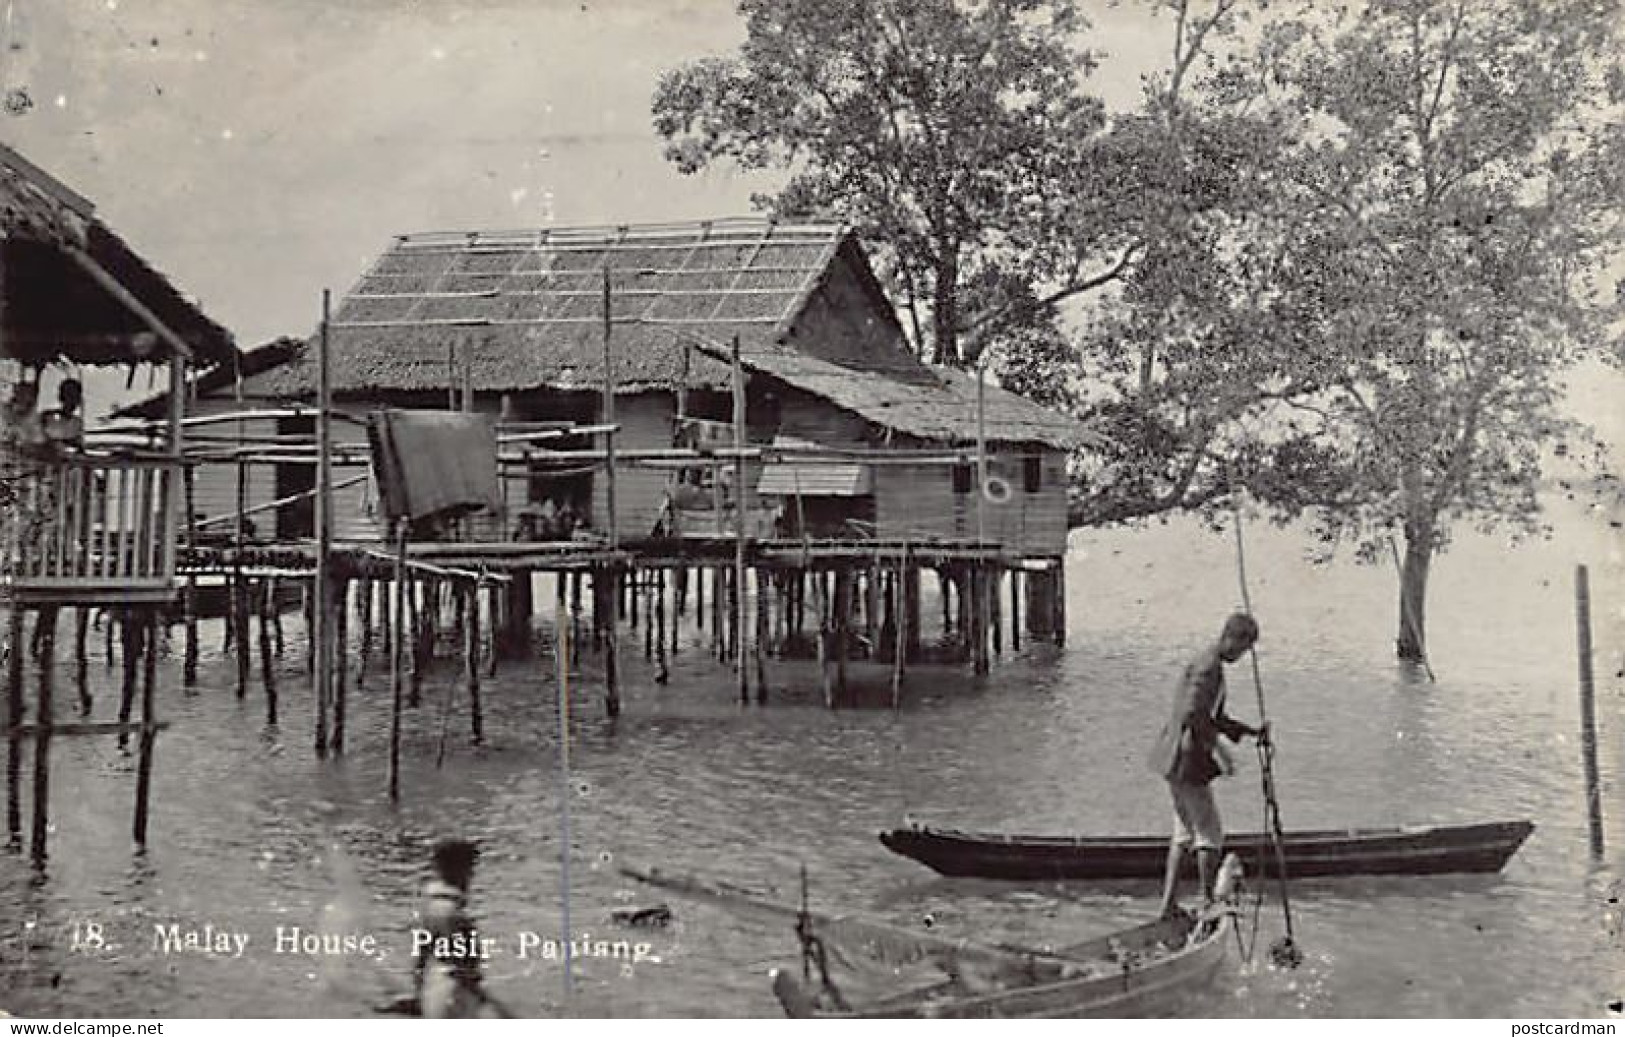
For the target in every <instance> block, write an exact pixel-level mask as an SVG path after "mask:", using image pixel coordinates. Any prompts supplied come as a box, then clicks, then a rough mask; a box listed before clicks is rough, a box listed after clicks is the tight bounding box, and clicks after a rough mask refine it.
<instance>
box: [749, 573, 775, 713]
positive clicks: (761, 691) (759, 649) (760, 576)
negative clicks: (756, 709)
mask: <svg viewBox="0 0 1625 1037" xmlns="http://www.w3.org/2000/svg"><path fill="white" fill-rule="evenodd" d="M768 579H769V577H768V572H767V570H766V569H757V570H756V644H755V647H754V649H753V651H752V655H753V656H754V657H755V659H756V704H757V705H759V706H765V705H767V641H768V625H769V622H770V620H769V617H768V614H767V613H768V603H769V601H770V600H771V598H770V596H769V592H768V584H767V582H766V581H768Z"/></svg>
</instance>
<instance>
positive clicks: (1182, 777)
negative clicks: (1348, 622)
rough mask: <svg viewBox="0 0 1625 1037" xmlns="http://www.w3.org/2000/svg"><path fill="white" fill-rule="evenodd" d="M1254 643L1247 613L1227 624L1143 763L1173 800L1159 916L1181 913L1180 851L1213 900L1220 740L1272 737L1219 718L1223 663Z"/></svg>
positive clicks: (1177, 695) (1220, 836)
mask: <svg viewBox="0 0 1625 1037" xmlns="http://www.w3.org/2000/svg"><path fill="white" fill-rule="evenodd" d="M1257 640H1258V623H1257V622H1255V621H1254V620H1253V617H1251V616H1249V615H1246V614H1244V613H1240V612H1237V613H1234V614H1232V615H1231V616H1230V618H1229V619H1227V620H1225V623H1224V630H1223V632H1222V633H1221V634H1220V635H1219V640H1218V642H1217V643H1216V644H1214V645H1212V646H1211V647H1209V648H1206V649H1204V650H1203V651H1202V652H1201V653H1200V654H1198V655H1197V656H1196V658H1195V659H1192V660H1191V662H1190V664H1189V665H1187V666H1186V667H1185V673H1184V675H1183V676H1182V677H1181V678H1180V681H1179V687H1178V689H1177V690H1176V691H1175V692H1174V709H1173V715H1172V716H1170V717H1169V719H1168V723H1167V724H1166V725H1165V726H1164V727H1163V729H1162V733H1161V734H1159V735H1158V736H1157V742H1156V744H1155V745H1154V746H1153V747H1152V749H1151V755H1150V757H1149V758H1148V760H1147V762H1148V763H1149V764H1150V765H1151V769H1152V770H1154V771H1156V772H1157V773H1158V774H1160V775H1162V777H1163V778H1165V779H1166V780H1167V782H1168V791H1169V792H1170V793H1171V794H1172V795H1173V800H1174V835H1173V839H1172V840H1171V841H1170V842H1169V844H1168V870H1167V872H1166V874H1165V875H1164V878H1163V887H1162V908H1161V913H1162V914H1163V915H1164V916H1167V915H1171V914H1173V913H1174V912H1175V911H1177V910H1178V900H1177V897H1176V896H1175V894H1176V893H1177V892H1178V888H1179V873H1180V870H1181V869H1182V868H1183V867H1184V863H1185V848H1186V847H1187V846H1194V848H1195V850H1196V867H1197V873H1198V874H1199V875H1200V876H1201V882H1202V896H1203V898H1204V900H1205V902H1207V903H1211V902H1212V900H1213V883H1214V880H1215V878H1216V877H1217V875H1218V872H1219V851H1220V850H1221V849H1222V847H1223V844H1224V829H1223V826H1222V825H1221V824H1220V821H1219V808H1218V806H1217V805H1216V804H1215V803H1214V802H1213V789H1212V787H1211V783H1212V781H1213V779H1214V778H1216V777H1218V776H1219V775H1221V774H1228V773H1230V765H1229V758H1228V756H1227V755H1226V754H1225V752H1224V749H1223V747H1222V746H1220V744H1219V735H1221V734H1223V735H1224V736H1225V737H1226V738H1229V739H1230V740H1231V741H1232V742H1239V741H1240V740H1241V738H1242V736H1243V735H1251V736H1252V737H1254V738H1257V739H1261V740H1262V739H1267V738H1268V737H1269V725H1268V724H1265V725H1264V726H1262V727H1256V728H1255V727H1248V726H1247V725H1246V724H1244V723H1242V722H1241V721H1239V720H1236V719H1234V718H1232V717H1229V716H1227V715H1225V712H1224V664H1225V663H1233V662H1235V661H1236V660H1237V659H1239V658H1241V656H1242V654H1243V653H1244V652H1246V651H1247V649H1249V648H1251V647H1252V646H1253V644H1254V642H1256V641H1257Z"/></svg>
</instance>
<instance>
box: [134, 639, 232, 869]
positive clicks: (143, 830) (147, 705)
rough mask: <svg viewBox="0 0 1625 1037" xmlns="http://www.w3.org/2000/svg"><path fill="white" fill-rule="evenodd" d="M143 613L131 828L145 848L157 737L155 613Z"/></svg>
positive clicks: (137, 840)
mask: <svg viewBox="0 0 1625 1037" xmlns="http://www.w3.org/2000/svg"><path fill="white" fill-rule="evenodd" d="M145 612H146V615H145V616H143V617H142V619H143V624H142V625H143V626H144V627H146V632H147V637H146V641H147V644H146V656H145V663H144V665H143V666H142V676H141V740H140V751H139V755H138V757H137V762H136V778H135V822H134V825H133V834H134V836H135V844H136V845H137V846H146V845H147V807H148V804H149V802H150V800H151V798H152V750H153V743H154V741H155V740H156V739H157V737H158V726H157V725H158V718H157V716H155V715H154V705H153V692H154V689H155V687H156V685H157V683H158V610H157V609H155V608H153V609H147V610H145ZM245 640H246V639H245Z"/></svg>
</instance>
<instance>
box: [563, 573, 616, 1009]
mask: <svg viewBox="0 0 1625 1037" xmlns="http://www.w3.org/2000/svg"><path fill="white" fill-rule="evenodd" d="M613 624H614V621H613V619H612V620H611V625H612V626H613ZM553 638H554V644H555V645H556V646H557V648H556V649H555V651H554V653H553V654H554V656H555V657H556V661H557V664H558V689H559V691H558V695H559V702H558V715H559V914H560V921H561V923H562V925H563V929H564V931H563V933H562V934H561V936H562V942H563V944H564V970H563V972H564V1000H565V1004H566V1005H568V1004H569V1001H570V994H571V991H572V988H573V987H574V985H575V977H574V975H573V972H574V968H573V964H572V959H571V953H570V798H571V796H573V795H574V794H575V790H574V789H573V788H572V787H571V782H570V622H569V617H567V616H566V615H565V614H564V601H563V599H561V598H555V599H554V604H553Z"/></svg>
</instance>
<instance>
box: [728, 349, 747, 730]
mask: <svg viewBox="0 0 1625 1037" xmlns="http://www.w3.org/2000/svg"><path fill="white" fill-rule="evenodd" d="M732 382H733V419H734V420H733V426H734V429H733V432H734V436H733V439H734V591H733V597H732V599H731V602H732V607H733V615H732V619H733V624H734V667H735V673H737V675H738V682H737V683H738V687H739V701H740V702H741V703H747V702H749V701H750V671H749V670H748V669H747V666H748V663H747V660H746V658H745V643H746V640H747V637H746V633H745V536H746V532H747V531H746V529H745V522H746V519H747V518H748V517H749V515H750V499H749V493H748V491H747V488H746V486H745V368H744V365H743V364H742V363H741V362H740V359H739V336H738V335H735V336H734V337H733V379H732Z"/></svg>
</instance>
